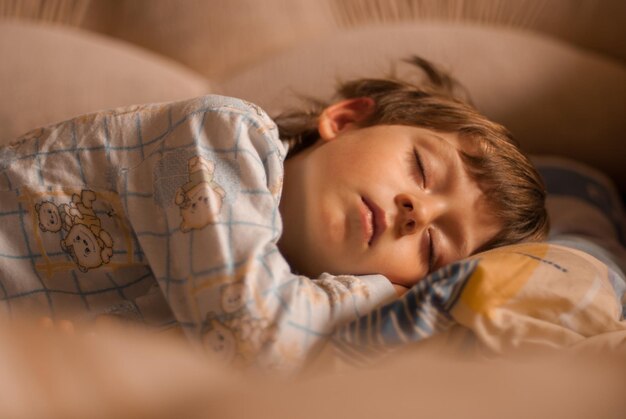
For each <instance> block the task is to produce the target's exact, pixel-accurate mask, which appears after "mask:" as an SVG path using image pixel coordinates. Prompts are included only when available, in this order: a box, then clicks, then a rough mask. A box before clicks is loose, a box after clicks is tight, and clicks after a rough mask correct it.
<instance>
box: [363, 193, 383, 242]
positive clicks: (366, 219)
mask: <svg viewBox="0 0 626 419" xmlns="http://www.w3.org/2000/svg"><path fill="white" fill-rule="evenodd" d="M361 201H363V204H364V205H365V211H364V212H363V213H362V214H361V217H362V221H363V232H364V235H365V240H366V241H367V245H368V246H371V245H372V244H374V242H376V240H377V239H378V238H379V237H380V235H381V234H382V233H383V232H384V231H385V230H386V229H387V221H386V219H385V212H384V211H383V210H382V209H381V208H380V207H379V206H378V205H376V204H375V203H374V202H373V201H370V200H369V199H367V198H365V197H361Z"/></svg>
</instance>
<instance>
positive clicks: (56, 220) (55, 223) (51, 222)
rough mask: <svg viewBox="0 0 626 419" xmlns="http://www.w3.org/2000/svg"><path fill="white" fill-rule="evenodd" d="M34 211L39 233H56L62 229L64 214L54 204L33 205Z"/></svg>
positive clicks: (48, 202) (45, 202) (44, 202)
mask: <svg viewBox="0 0 626 419" xmlns="http://www.w3.org/2000/svg"><path fill="white" fill-rule="evenodd" d="M35 211H37V217H38V218H39V228H40V229H41V231H44V232H45V231H49V232H51V233H56V232H58V231H60V230H61V229H62V228H64V217H65V213H64V211H62V210H60V209H59V207H57V205H56V204H55V203H54V202H50V201H43V202H39V203H37V204H35Z"/></svg>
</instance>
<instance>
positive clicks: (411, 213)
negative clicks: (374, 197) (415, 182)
mask: <svg viewBox="0 0 626 419" xmlns="http://www.w3.org/2000/svg"><path fill="white" fill-rule="evenodd" d="M394 200H395V204H396V207H397V208H398V217H397V226H398V231H399V233H400V235H401V236H406V235H411V234H415V233H417V232H419V231H422V230H423V229H424V227H426V226H428V225H429V224H431V223H432V222H433V221H434V220H435V219H436V218H437V217H439V216H440V215H441V213H442V208H443V205H442V203H441V202H439V200H438V199H437V198H436V197H434V196H429V195H426V194H424V195H420V196H419V197H417V196H415V195H412V194H404V193H402V194H398V195H396V197H395V199H394Z"/></svg>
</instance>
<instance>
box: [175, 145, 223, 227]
mask: <svg viewBox="0 0 626 419" xmlns="http://www.w3.org/2000/svg"><path fill="white" fill-rule="evenodd" d="M187 169H188V172H189V181H188V182H187V183H185V184H184V185H183V186H181V187H180V188H179V189H178V190H177V191H176V197H175V203H176V205H178V207H179V209H180V216H181V218H182V221H181V223H180V229H181V231H182V232H184V233H186V232H188V231H191V230H193V229H201V228H204V227H206V226H207V225H209V224H211V223H213V222H214V221H215V217H216V215H217V214H219V212H220V210H221V209H222V203H223V201H224V196H225V195H226V192H225V191H224V189H222V187H221V186H219V185H218V184H217V183H216V182H215V181H214V180H213V172H214V171H215V164H214V163H213V162H211V161H208V160H206V159H205V158H203V157H201V156H195V157H192V158H191V159H189V161H188V163H187Z"/></svg>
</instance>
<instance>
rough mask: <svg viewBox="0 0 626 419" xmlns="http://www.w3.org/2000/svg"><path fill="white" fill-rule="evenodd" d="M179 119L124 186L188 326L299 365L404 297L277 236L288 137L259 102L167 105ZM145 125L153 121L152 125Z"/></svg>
mask: <svg viewBox="0 0 626 419" xmlns="http://www.w3.org/2000/svg"><path fill="white" fill-rule="evenodd" d="M165 115H167V118H169V120H168V122H167V123H166V124H163V123H162V121H160V120H159V118H160V117H159V116H157V117H155V118H152V119H151V120H148V119H146V121H147V123H149V124H151V125H152V126H158V125H163V126H167V127H168V128H167V129H165V130H164V131H161V132H160V133H158V134H155V136H154V138H145V139H144V141H145V143H146V144H145V147H144V149H143V152H144V156H145V157H144V158H143V159H142V161H141V162H139V163H138V164H136V165H134V166H132V167H128V168H127V169H125V170H123V171H122V173H121V175H120V176H119V178H118V191H119V194H120V196H121V197H123V202H124V203H125V210H126V213H127V217H128V219H129V220H130V224H131V226H132V230H133V231H134V234H135V235H136V237H137V239H138V242H139V243H140V246H141V248H142V252H143V254H144V255H145V258H146V260H147V263H148V264H149V266H150V269H151V271H152V274H153V275H154V276H155V278H156V280H157V282H158V284H159V286H160V288H161V291H162V292H163V294H164V296H165V299H166V301H167V303H168V304H169V306H170V308H171V310H172V313H173V314H174V316H175V318H176V320H177V321H178V322H179V323H180V325H181V326H182V328H183V329H184V331H185V334H186V335H187V336H188V337H190V338H191V339H192V340H193V341H198V342H201V343H202V345H203V346H204V347H205V348H206V349H207V350H208V351H210V352H211V353H213V354H215V355H216V356H218V357H220V358H221V359H223V360H225V361H228V362H232V363H235V364H240V365H246V366H247V365H258V366H263V367H267V366H271V367H276V368H291V367H292V366H294V365H298V364H299V363H301V361H302V360H303V359H305V358H306V357H307V356H308V355H309V354H310V353H311V352H312V351H315V349H316V348H317V347H319V345H322V344H323V343H324V342H325V341H326V340H327V338H328V337H329V336H330V334H331V333H332V331H333V330H334V329H335V327H336V326H337V325H339V324H342V323H345V322H347V321H350V320H352V319H355V318H357V317H359V316H361V315H363V314H365V313H367V312H368V311H370V310H372V309H373V308H375V307H376V306H378V305H380V304H382V303H384V302H387V301H389V300H390V299H391V298H394V297H395V291H394V289H393V287H392V286H391V284H390V283H389V281H388V280H387V279H386V278H384V277H382V276H379V275H371V276H361V277H355V276H333V275H328V274H324V275H322V276H321V277H320V278H317V279H309V278H306V277H303V276H298V275H296V274H294V273H292V272H291V270H290V268H289V266H288V264H287V263H286V261H285V260H284V258H283V257H282V255H281V254H280V252H279V251H278V248H277V246H276V242H277V240H278V238H279V237H280V234H281V231H282V221H281V218H280V213H279V211H278V203H279V200H280V194H281V191H282V180H283V160H284V158H285V147H284V145H283V144H282V142H281V141H280V139H279V138H278V132H277V128H276V126H275V124H274V122H273V121H272V120H271V119H269V118H268V116H267V115H266V114H265V113H264V112H263V111H262V110H261V109H260V108H258V107H257V106H255V105H253V104H250V103H247V102H245V101H240V100H236V99H232V98H224V97H218V96H208V97H204V98H199V99H195V100H191V101H187V102H181V103H178V104H174V105H171V106H170V107H168V109H167V112H163V115H162V116H161V117H164V116H165ZM144 131H146V132H148V131H153V132H156V131H155V130H154V129H153V130H150V127H146V129H145V130H144Z"/></svg>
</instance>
